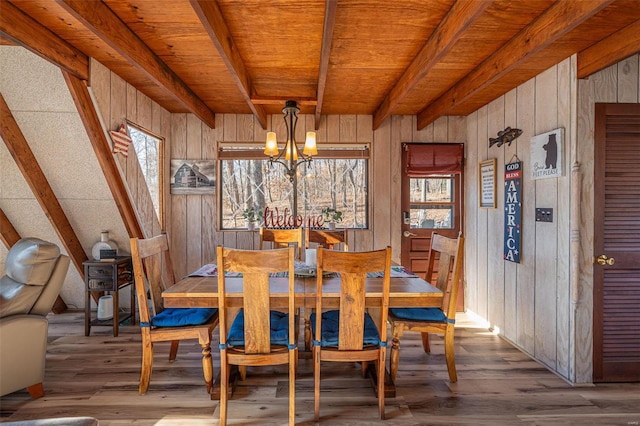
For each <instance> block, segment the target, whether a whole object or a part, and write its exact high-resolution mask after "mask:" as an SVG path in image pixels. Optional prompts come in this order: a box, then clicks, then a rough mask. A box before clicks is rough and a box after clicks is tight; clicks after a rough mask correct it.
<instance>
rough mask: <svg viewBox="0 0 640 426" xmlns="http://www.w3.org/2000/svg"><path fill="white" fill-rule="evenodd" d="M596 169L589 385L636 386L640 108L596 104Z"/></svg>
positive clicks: (639, 356)
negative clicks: (600, 383)
mask: <svg viewBox="0 0 640 426" xmlns="http://www.w3.org/2000/svg"><path fill="white" fill-rule="evenodd" d="M594 163H595V164H594V168H595V174H594V208H595V215H594V257H595V259H594V267H593V268H594V276H593V291H594V294H593V321H594V323H593V381H594V382H629V381H639V380H640V104H596V110H595V162H594ZM605 256H606V258H605Z"/></svg>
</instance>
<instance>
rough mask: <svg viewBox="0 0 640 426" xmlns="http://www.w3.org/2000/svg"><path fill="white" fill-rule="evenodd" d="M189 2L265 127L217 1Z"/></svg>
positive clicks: (262, 109) (245, 71) (249, 104)
mask: <svg viewBox="0 0 640 426" xmlns="http://www.w3.org/2000/svg"><path fill="white" fill-rule="evenodd" d="M190 2H191V6H192V7H193V10H195V12H196V14H197V15H198V18H200V22H202V26H203V27H204V28H205V30H206V31H207V34H209V38H210V39H211V41H212V42H213V44H214V45H215V46H216V49H218V53H219V54H220V57H221V58H222V60H223V61H224V63H225V64H226V65H227V69H228V70H229V72H230V73H231V75H232V76H233V79H234V80H235V82H236V85H237V86H238V89H240V93H241V94H242V97H243V98H244V100H245V102H246V103H247V105H248V106H249V108H250V109H251V111H252V112H253V114H254V115H255V116H256V118H257V119H258V122H259V123H260V125H261V126H262V128H263V129H266V128H267V113H266V111H265V109H264V108H263V107H262V106H261V105H257V104H254V103H253V102H252V101H251V93H253V87H252V83H251V76H250V75H249V72H248V71H247V68H246V66H245V65H244V61H243V60H242V57H240V53H239V52H238V49H237V48H236V47H235V44H234V42H233V37H231V33H230V32H229V27H227V23H226V22H225V20H224V17H223V16H222V12H221V11H220V7H219V6H218V3H217V2H215V1H209V0H206V1H205V0H190Z"/></svg>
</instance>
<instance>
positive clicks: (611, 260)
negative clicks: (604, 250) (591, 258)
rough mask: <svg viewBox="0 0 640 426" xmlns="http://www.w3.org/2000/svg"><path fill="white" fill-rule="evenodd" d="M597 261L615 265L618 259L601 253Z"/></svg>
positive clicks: (602, 263) (601, 263)
mask: <svg viewBox="0 0 640 426" xmlns="http://www.w3.org/2000/svg"><path fill="white" fill-rule="evenodd" d="M596 261H597V262H598V264H600V265H613V264H614V263H616V260H615V259H614V258H613V257H607V255H606V254H601V255H600V256H598V259H596Z"/></svg>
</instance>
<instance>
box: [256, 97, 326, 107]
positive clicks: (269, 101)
mask: <svg viewBox="0 0 640 426" xmlns="http://www.w3.org/2000/svg"><path fill="white" fill-rule="evenodd" d="M287 101H296V102H297V103H298V106H316V105H318V101H317V100H316V99H315V98H296V97H290V98H286V99H285V98H282V97H276V96H264V97H256V96H254V97H252V98H251V102H253V103H254V104H257V105H282V106H284V104H285V103H286V102H287Z"/></svg>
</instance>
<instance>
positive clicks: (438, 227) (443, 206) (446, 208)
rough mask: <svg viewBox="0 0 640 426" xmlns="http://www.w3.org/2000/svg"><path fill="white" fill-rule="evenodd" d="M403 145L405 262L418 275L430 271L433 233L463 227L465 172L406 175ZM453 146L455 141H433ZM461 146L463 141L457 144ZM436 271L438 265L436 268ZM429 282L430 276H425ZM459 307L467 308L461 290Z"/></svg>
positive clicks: (448, 233) (451, 232) (453, 234)
mask: <svg viewBox="0 0 640 426" xmlns="http://www.w3.org/2000/svg"><path fill="white" fill-rule="evenodd" d="M409 145H412V144H404V145H403V150H402V151H403V152H402V159H403V175H402V218H403V220H402V235H403V236H402V253H401V259H402V265H403V266H405V267H406V268H409V269H410V270H411V271H413V272H415V273H416V274H418V275H419V276H423V277H424V275H425V274H426V271H427V260H428V255H429V247H430V245H431V233H432V232H433V231H436V232H438V233H439V234H441V235H443V236H445V237H449V238H456V237H457V236H458V232H459V231H460V230H461V224H462V223H463V222H462V212H463V194H462V188H464V185H463V171H462V168H461V170H460V172H459V173H451V172H448V173H439V174H431V175H429V176H424V177H415V176H414V177H410V176H409V175H408V174H407V163H408V161H409V160H408V152H409V151H408V149H407V147H408V146H409ZM430 145H432V146H434V147H435V148H436V149H437V148H438V146H442V148H443V149H450V148H451V146H452V144H430ZM454 145H458V146H460V148H461V149H462V146H461V145H460V144H454ZM436 272H437V268H436ZM425 279H426V280H427V281H430V277H425ZM459 295H460V296H459V298H458V309H459V310H463V309H464V291H460V292H459Z"/></svg>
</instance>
